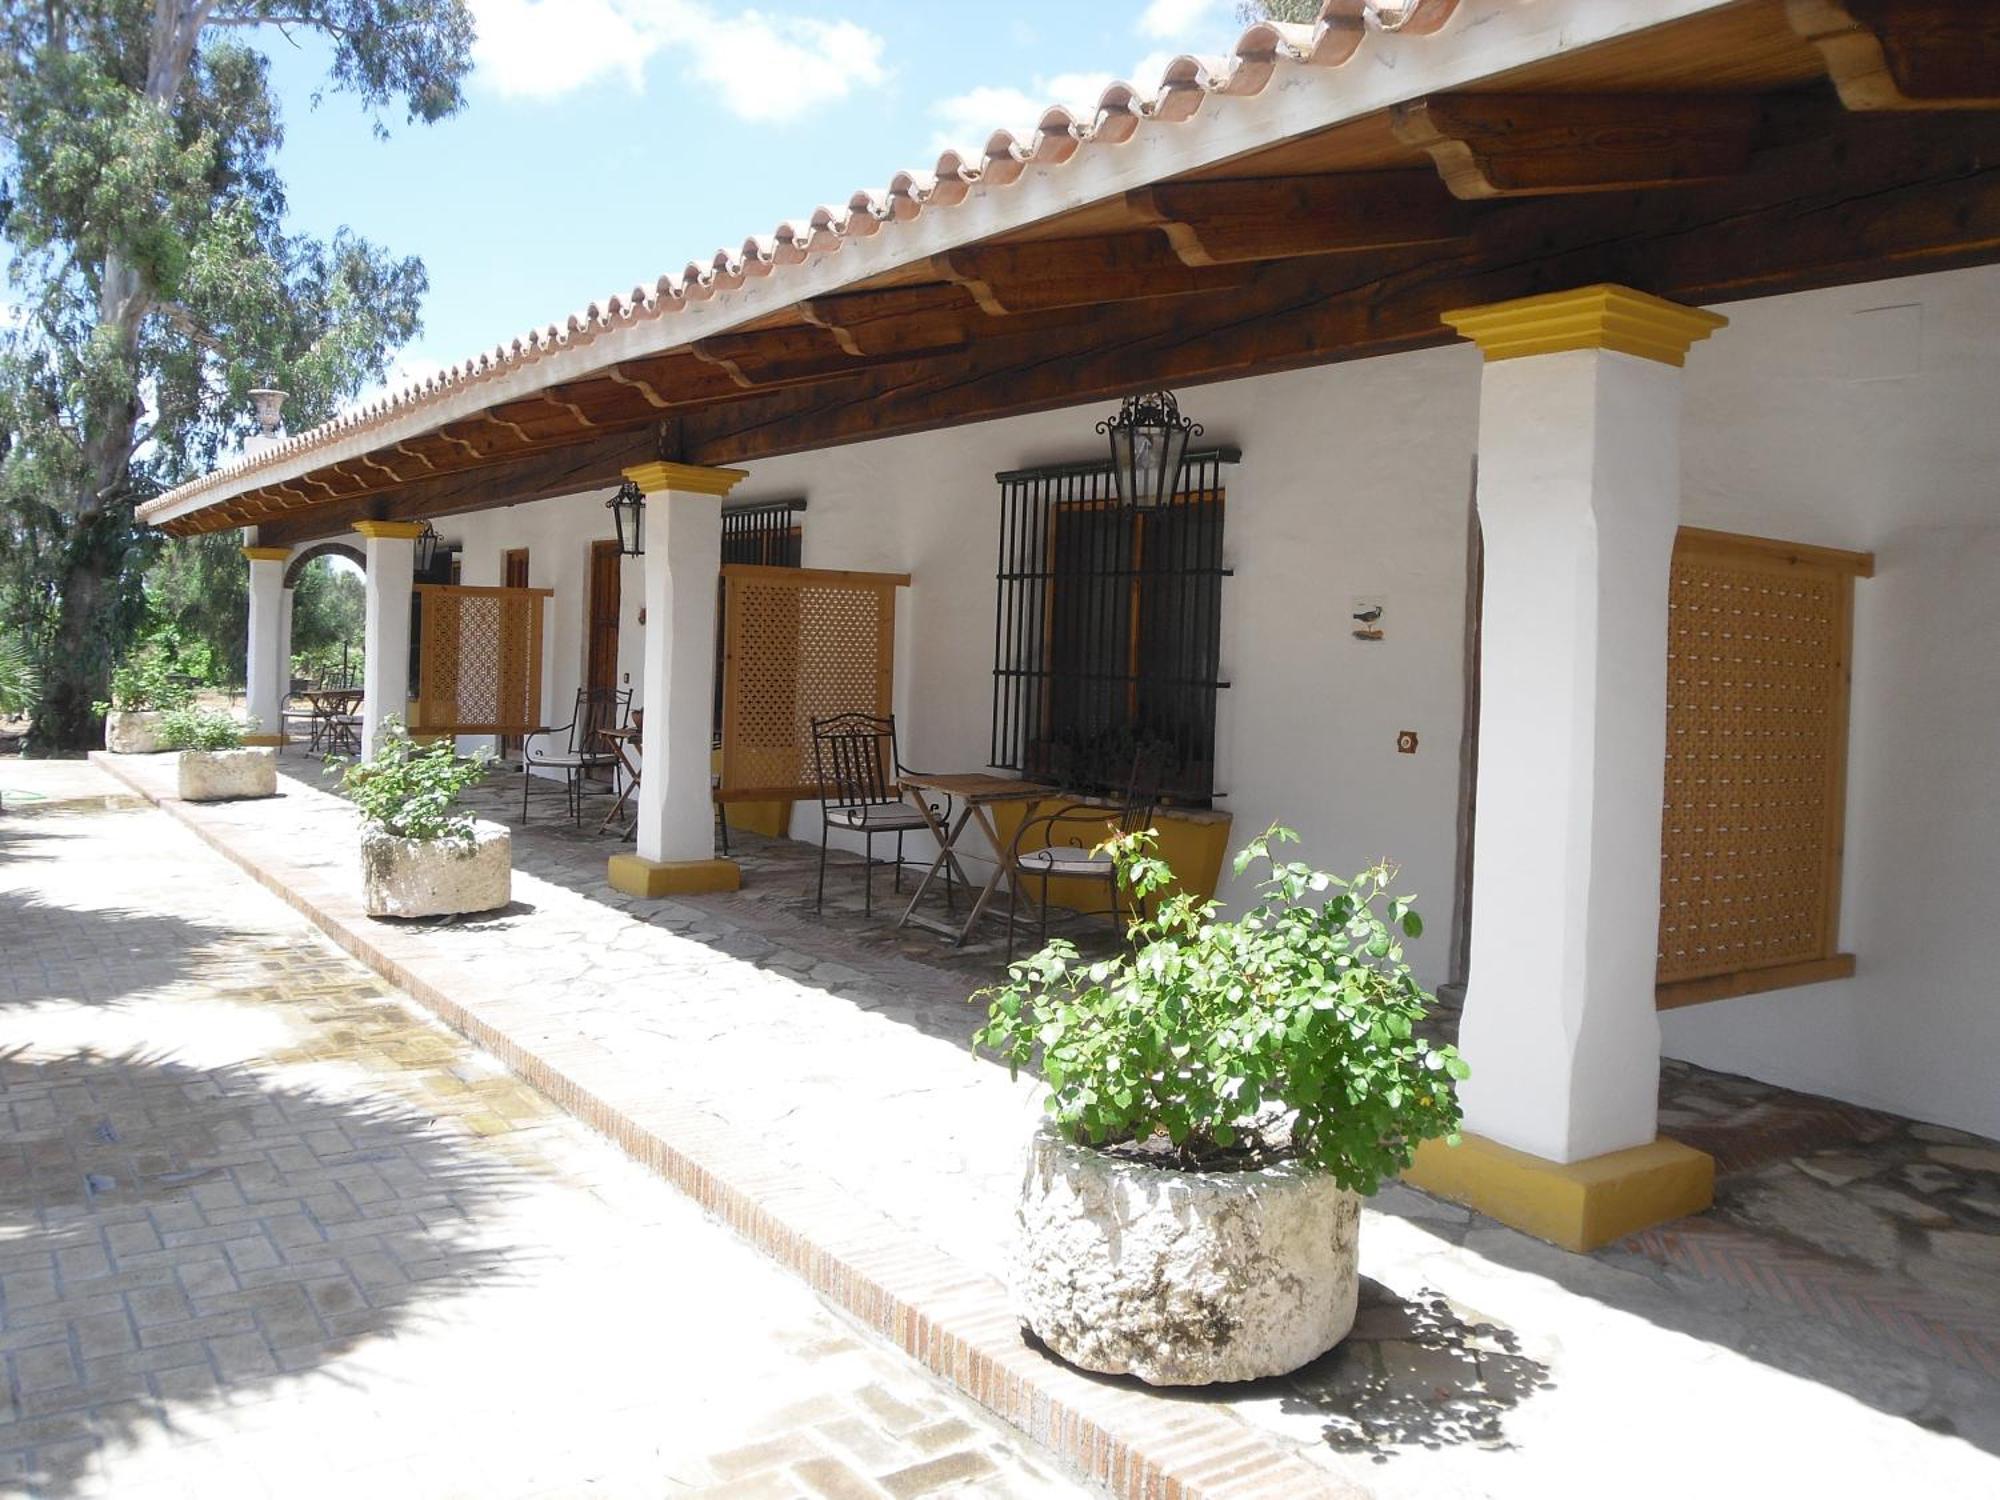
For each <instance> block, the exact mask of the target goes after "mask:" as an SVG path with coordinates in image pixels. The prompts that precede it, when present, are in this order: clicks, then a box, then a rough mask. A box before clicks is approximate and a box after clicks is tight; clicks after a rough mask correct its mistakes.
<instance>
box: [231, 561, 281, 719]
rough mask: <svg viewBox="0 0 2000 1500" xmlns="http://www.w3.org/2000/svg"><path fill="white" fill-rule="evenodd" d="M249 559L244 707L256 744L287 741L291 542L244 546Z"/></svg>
mask: <svg viewBox="0 0 2000 1500" xmlns="http://www.w3.org/2000/svg"><path fill="white" fill-rule="evenodd" d="M243 555H244V556H245V557H246V558H248V559H249V560H250V611H249V613H250V621H249V625H250V642H249V649H248V650H247V652H246V653H245V655H244V667H243V674H244V675H243V685H244V698H245V700H246V701H245V704H244V710H245V712H246V713H247V714H248V715H249V716H250V718H251V720H252V721H253V723H254V725H255V728H254V729H253V730H252V732H251V733H250V735H249V736H247V738H248V740H249V742H250V743H251V744H253V745H281V744H283V743H284V720H283V713H284V705H285V686H286V683H285V674H286V668H287V665H288V663H287V661H286V646H285V642H286V633H285V596H286V594H287V593H288V592H289V591H288V590H287V589H286V588H285V564H286V562H287V561H289V560H290V558H291V555H292V549H291V548H289V547H256V546H251V547H245V548H244V549H243Z"/></svg>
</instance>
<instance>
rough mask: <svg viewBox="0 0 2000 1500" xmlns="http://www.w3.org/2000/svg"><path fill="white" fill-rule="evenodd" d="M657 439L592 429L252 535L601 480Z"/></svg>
mask: <svg viewBox="0 0 2000 1500" xmlns="http://www.w3.org/2000/svg"><path fill="white" fill-rule="evenodd" d="M659 445H660V437H659V433H658V429H657V426H656V425H655V424H648V425H646V426H643V427H635V428H632V429H630V430H629V431H624V432H611V433H598V434H593V435H592V436H591V437H589V438H587V439H585V440H583V441H580V442H576V443H566V444H564V445H562V446H561V447H556V448H548V449H543V450H541V451H538V452H535V453H532V454H525V455H523V456H522V457H520V458H518V459H515V460H513V461H511V462H509V463H506V464H501V465H497V466H494V467H491V468H481V469H468V470H466V471H464V472H463V473H459V474H443V475H438V476H436V477H434V478H429V479H419V480H416V481H414V482H413V483H410V484H406V485H404V486H402V487H401V488H400V489H395V490H390V491H386V492H384V493H381V494H377V495H369V496H354V497H352V498H350V499H347V500H343V501H337V502H334V503H332V504H325V505H317V506H315V507H314V508H313V509H311V510H309V511H300V512H294V513H292V514H290V515H285V516H281V517H278V518H277V519H274V520H271V521H267V522H260V523H259V526H258V533H257V536H258V540H259V542H261V543H264V544H265V545H268V546H274V547H289V546H296V545H297V544H298V543H300V542H305V541H315V540H317V539H319V538H320V537H326V536H335V535H338V534H339V533H340V532H343V531H347V530H350V529H352V527H353V525H354V523H355V522H356V521H358V520H363V519H366V518H368V517H371V516H375V515H378V514H380V515H384V516H389V517H393V518H395V519H396V520H417V519H420V518H423V517H426V516H441V515H449V514H452V513H454V512H458V511H468V510H483V509H486V508H487V507H489V506H495V505H519V504H522V503H524V502H526V501H529V500H546V499H549V498H550V497H551V496H555V495H570V494H575V493H576V492H577V491H579V490H590V489H597V488H600V487H608V486H611V485H615V484H616V483H617V482H618V478H619V475H620V473H621V472H622V471H623V470H624V468H625V467H626V466H627V465H629V464H636V463H644V462H645V461H646V460H647V459H649V458H656V457H658V456H659Z"/></svg>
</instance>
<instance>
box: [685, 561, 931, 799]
mask: <svg viewBox="0 0 2000 1500" xmlns="http://www.w3.org/2000/svg"><path fill="white" fill-rule="evenodd" d="M909 581H910V577H909V575H908V574H907V573H842V572H830V571H827V570H825V569H820V568H767V567H757V566H754V565H752V564H747V563H730V564H726V565H725V566H724V567H723V569H722V586H723V589H724V590H725V593H726V603H725V606H724V610H723V618H724V619H725V620H726V621H727V622H728V643H727V649H726V650H725V651H724V654H723V674H722V785H721V788H720V789H719V790H718V791H717V793H716V795H717V797H718V798H719V799H721V800H723V801H728V802H746V801H765V800H771V799H782V798H796V799H803V798H807V797H814V796H817V795H818V794H819V783H818V778H817V777H815V776H814V774H813V764H812V721H813V720H814V719H816V718H827V717H829V716H831V715H833V714H838V713H849V712H859V713H870V714H887V713H890V712H892V711H893V703H894V694H893V690H892V685H893V682H894V678H895V656H896V590H897V589H898V588H900V587H902V586H904V585H906V584H907V583H909Z"/></svg>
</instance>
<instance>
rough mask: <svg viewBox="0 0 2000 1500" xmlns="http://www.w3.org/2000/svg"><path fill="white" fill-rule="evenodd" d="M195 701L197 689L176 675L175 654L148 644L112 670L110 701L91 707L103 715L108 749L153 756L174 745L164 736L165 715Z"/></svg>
mask: <svg viewBox="0 0 2000 1500" xmlns="http://www.w3.org/2000/svg"><path fill="white" fill-rule="evenodd" d="M193 701H194V693H193V691H192V690H191V689H190V688H189V687H188V686H187V684H186V683H185V682H184V681H182V680H180V679H179V678H177V677H176V676H175V675H174V662H173V658H172V656H171V655H169V654H168V652H167V651H166V650H165V649H163V648H162V647H160V646H159V645H157V644H148V645H145V646H141V647H140V648H139V649H138V650H136V651H134V652H133V653H132V654H131V655H130V656H128V657H126V658H125V660H123V661H122V662H120V663H119V664H118V665H117V666H115V667H113V668H112V669H111V697H110V699H109V701H106V702H98V703H93V704H92V705H91V708H92V710H93V711H94V712H96V713H98V714H100V715H102V716H103V719H104V748H105V749H107V750H109V751H111V752H112V753H113V754H115V755H153V754H156V753H158V752H159V751H161V750H166V749H170V748H172V747H171V746H169V745H167V744H166V743H165V742H164V741H163V740H162V739H161V737H160V730H161V723H162V720H163V718H164V716H165V715H166V714H167V713H169V712H171V711H172V710H174V709H177V708H185V707H187V705H188V704H189V703H191V702H193Z"/></svg>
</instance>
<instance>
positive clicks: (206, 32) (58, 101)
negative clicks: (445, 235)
mask: <svg viewBox="0 0 2000 1500" xmlns="http://www.w3.org/2000/svg"><path fill="white" fill-rule="evenodd" d="M308 38H309V39H312V40H313V41H316V42H317V43H318V44H320V45H322V46H323V47H324V49H325V51H324V55H325V56H326V57H327V60H328V61H327V69H328V79H329V83H330V85H331V87H332V88H333V89H334V90H336V91H344V92H347V93H351V94H353V95H355V96H356V97H357V98H358V100H359V101H360V102H361V104H362V105H363V107H364V108H365V109H367V110H368V111H369V112H370V113H371V114H372V115H374V116H376V119H377V128H378V130H379V129H380V128H381V125H380V118H381V115H382V112H383V111H384V109H385V108H386V107H387V106H389V105H390V104H392V103H394V102H396V101H398V100H400V101H401V102H402V103H403V104H404V106H405V111H406V117H407V118H408V119H409V120H412V121H431V120H436V119H440V118H442V117H443V116H445V115H448V114H450V113H452V112H453V111H454V110H456V109H457V108H459V106H460V105H461V104H462V103H463V96H462V93H461V89H460V85H461V83H462V81H463V79H464V77H465V74H466V72H467V71H468V69H469V68H470V67H471V42H472V20H471V15H470V12H469V10H468V7H467V5H466V3H465V0H219V3H215V4H209V3H203V4H200V5H194V4H186V3H175V4H166V3H161V4H158V5H148V4H144V3H142V0H37V3H34V4H11V5H0V227H4V231H5V235H6V244H7V254H6V257H5V260H6V267H7V277H8V283H9V285H8V290H7V293H6V299H7V300H8V301H9V302H11V303H13V304H14V305H15V307H16V308H17V309H18V316H17V317H16V318H14V319H12V320H11V321H10V322H9V323H8V324H6V325H5V326H4V327H0V621H5V622H6V623H7V624H8V625H10V626H12V627H13V628H15V629H16V630H18V631H21V632H23V633H25V634H26V635H27V637H28V638H29V640H30V643H31V646H32V649H33V651H34V653H35V655H36V658H37V661H38V664H39V666H40V669H41V673H42V678H43V690H44V691H43V702H42V705H41V709H42V712H40V713H39V714H38V716H37V725H36V728H37V734H38V735H39V736H40V737H41V738H42V739H43V740H44V742H45V743H48V744H51V745H55V746H63V745H69V746H81V745H82V744H84V743H85V742H86V740H87V739H88V737H89V733H90V723H89V717H90V716H89V707H90V704H91V701H92V700H93V699H97V698H102V697H103V695H104V683H105V679H106V676H107V675H108V672H109V667H110V664H111V662H112V661H114V660H115V659H116V658H117V657H118V656H119V655H121V654H122V653H123V652H124V650H125V649H126V647H127V645H128V644H129V643H130V641H131V640H132V638H133V636H134V634H135V632H136V631H138V630H139V629H140V628H141V621H142V617H143V614H144V610H143V602H144V601H143V600H142V597H141V589H140V578H141V575H142V574H143V573H144V572H145V571H146V569H147V566H148V564H149V563H150V562H151V559H152V555H153V552H154V551H155V549H156V547H157V545H158V541H157V538H154V537H152V536H150V535H148V534H146V533H145V532H143V531H142V530H141V529H140V528H139V527H138V526H137V525H136V523H135V518H134V513H133V512H134V507H135V505H136V504H137V503H138V502H140V501H142V500H144V499H146V498H148V497H150V496H152V495H154V494H157V493H159V492H160V491H161V490H163V489H165V488H168V487H170V486H172V485H175V484H178V483H181V482H182V481H184V480H187V479H190V478H193V477H195V476H196V475H198V474H201V473H203V472H205V471H207V470H208V469H210V468H212V467H214V465H215V463H216V461H217V460H218V458H219V457H221V456H222V455H224V454H225V453H227V452H228V451H229V450H230V449H232V448H233V447H234V446H235V445H236V444H237V443H238V442H240V440H241V439H242V438H244V437H245V436H246V435H248V433H249V432H250V430H251V427H252V417H251V413H250V406H249V401H248V398H247V393H248V391H249V389H250V387H252V386H253V385H257V384H262V383H275V384H277V385H280V386H282V387H283V388H285V389H286V390H289V391H290V392H291V393H292V399H291V402H290V405H289V407H288V409H287V416H288V417H289V418H290V419H291V420H292V421H293V422H294V424H295V425H301V426H303V425H311V424H313V423H317V422H320V421H323V420H325V419H326V418H328V417H330V416H332V415H333V414H334V413H335V412H336V411H337V410H338V409H339V408H340V407H341V405H342V404H344V403H345V402H347V401H349V400H351V399H352V398H353V397H354V396H356V395H357V394H359V393H360V392H362V391H364V390H366V389H367V388H368V387H369V386H370V385H372V384H374V383H375V382H377V381H379V380H380V379H381V378H382V376H383V374H384V373H385V371H386V370H387V368H388V365H389V361H390V359H391V358H392V357H393V355H394V352H395V350H396V349H398V348H399V347H401V346H402V345H403V344H405V343H407V342H408V341H409V339H410V338H411V337H412V336H413V335H414V334H415V333H416V332H417V331H418V328H419V323H418V308H419V304H420V302H421V299H422V297H423V293H424V290H425V285H426V282H425V275H424V269H423V266H422V265H421V264H420V263H419V262H418V261H416V260H414V259H403V258H398V257H395V256H392V255H390V254H388V253H387V252H386V251H384V250H382V249H380V248H379V247H377V246H375V245H372V244H370V243H368V242H367V241H366V240H363V239H361V238H359V237H358V236H356V235H353V234H351V233H350V232H348V231H346V230H344V229H343V230H338V231H336V232H335V233H334V234H333V235H332V236H331V237H330V238H327V239H317V238H313V237H310V236H305V235H299V234H295V233H291V232H288V230H287V228H286V225H285V223H284V214H285V198H284V190H283V186H282V184H281V182H280V181H279V178H278V174H277V169H276V154H277V151H278V148H279V146H280V144H281V142H282V139H283V130H282V126H281V123H280V121H279V118H278V110H277V106H276V102H275V100H274V99H273V98H272V95H271V90H270V86H269V76H268V75H269V63H268V61H267V59H266V56H265V54H264V52H263V51H261V50H259V45H273V46H275V45H278V44H279V43H281V42H284V43H289V44H292V45H296V44H297V43H298V42H299V41H301V40H304V39H308ZM213 545H216V546H223V545H233V542H231V543H225V544H213ZM183 550H189V551H195V550H197V549H183ZM204 565H205V564H204ZM236 566H238V567H239V568H240V566H241V563H240V559H239V560H238V561H237V564H236ZM204 607H208V606H204ZM224 607H225V602H224V601H219V600H218V601H215V602H213V605H212V609H213V610H214V611H221V610H222V609H224ZM166 622H167V623H172V624H174V625H176V626H177V628H179V629H181V630H182V632H183V634H184V635H186V636H187V637H188V638H190V639H196V638H198V639H201V640H204V641H206V642H208V643H209V645H210V649H211V653H212V654H213V655H214V656H215V657H216V658H217V661H218V663H219V665H218V666H217V668H216V671H217V672H218V674H219V675H222V676H224V677H229V676H232V675H239V674H240V666H238V665H237V663H236V655H237V654H238V653H240V650H241V647H240V644H237V645H228V644H225V642H226V641H227V640H228V635H225V634H224V633H222V632H220V630H219V629H218V628H216V627H214V626H213V625H212V624H209V623H202V622H198V621H196V620H193V619H191V618H189V617H188V615H187V612H186V607H185V605H183V607H181V608H178V609H169V610H168V611H167V614H166ZM229 634H233V635H234V636H235V637H236V638H237V640H238V641H239V642H240V637H241V623H240V615H239V616H238V617H237V623H236V626H235V628H234V630H233V631H232V632H230V633H229Z"/></svg>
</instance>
